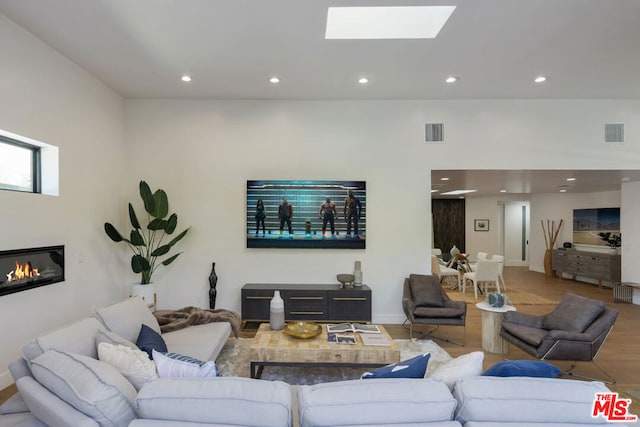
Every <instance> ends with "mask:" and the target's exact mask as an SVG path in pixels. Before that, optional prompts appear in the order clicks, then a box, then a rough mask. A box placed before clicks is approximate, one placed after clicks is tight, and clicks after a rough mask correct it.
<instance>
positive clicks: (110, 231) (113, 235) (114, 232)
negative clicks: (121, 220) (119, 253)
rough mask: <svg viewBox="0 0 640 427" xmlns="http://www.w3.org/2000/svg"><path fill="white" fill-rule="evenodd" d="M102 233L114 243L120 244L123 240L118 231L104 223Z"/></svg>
mask: <svg viewBox="0 0 640 427" xmlns="http://www.w3.org/2000/svg"><path fill="white" fill-rule="evenodd" d="M104 231H105V233H107V236H109V238H110V239H111V240H113V241H114V242H116V243H117V242H122V241H123V240H124V237H122V235H121V234H120V233H119V232H118V230H116V228H115V227H114V226H113V225H111V224H109V223H108V222H105V223H104Z"/></svg>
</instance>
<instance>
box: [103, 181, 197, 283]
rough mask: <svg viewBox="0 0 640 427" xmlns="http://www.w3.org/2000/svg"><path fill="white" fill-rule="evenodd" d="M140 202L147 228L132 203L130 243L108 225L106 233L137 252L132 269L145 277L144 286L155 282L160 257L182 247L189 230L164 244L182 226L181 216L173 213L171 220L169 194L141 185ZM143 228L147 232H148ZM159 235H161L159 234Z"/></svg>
mask: <svg viewBox="0 0 640 427" xmlns="http://www.w3.org/2000/svg"><path fill="white" fill-rule="evenodd" d="M139 189H140V198H141V199H142V202H143V204H144V209H145V211H146V212H147V214H148V216H144V218H142V219H143V220H144V219H145V218H146V219H147V220H148V224H146V227H145V226H144V225H142V224H141V223H140V220H139V219H138V216H137V214H136V212H135V209H134V207H133V205H132V204H131V203H129V220H130V222H131V227H132V228H133V229H132V230H131V231H130V234H129V239H127V238H126V237H124V236H123V235H122V234H120V232H119V231H118V230H116V228H115V227H114V226H113V225H112V224H110V223H108V222H105V223H104V230H105V233H106V234H107V236H109V238H110V239H111V240H113V241H114V242H123V241H124V242H126V243H128V245H129V248H130V249H131V250H132V251H133V253H134V255H133V256H132V257H131V269H132V270H133V272H134V273H136V274H140V275H141V278H140V279H141V283H143V284H146V283H150V282H151V276H152V274H153V272H154V271H155V269H156V267H157V266H158V265H159V264H156V262H160V260H158V259H157V258H158V257H161V256H164V255H166V254H168V253H169V252H170V250H171V248H172V247H173V246H174V245H175V244H176V243H178V242H179V241H180V240H182V238H184V236H186V234H187V232H188V231H189V228H187V229H186V230H184V231H183V232H181V233H180V234H178V235H177V236H175V237H174V238H173V240H171V241H170V242H169V243H165V244H163V243H162V242H163V240H164V237H165V234H167V235H169V234H173V232H174V231H175V230H176V228H177V226H178V216H177V215H176V214H175V213H173V214H171V215H170V216H169V217H168V218H167V219H165V218H166V217H167V215H169V201H168V197H167V193H166V192H165V191H164V190H161V189H159V190H156V191H155V192H152V191H151V188H150V187H149V185H148V184H147V183H146V182H145V181H140V184H139ZM143 228H146V230H149V231H146V230H144V229H143ZM156 233H158V234H156ZM179 255H180V253H178V254H176V255H173V256H171V257H169V258H167V259H165V260H164V261H162V265H165V266H166V265H169V264H171V263H172V262H173V261H175V259H176V258H178V256H179Z"/></svg>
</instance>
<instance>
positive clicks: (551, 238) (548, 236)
mask: <svg viewBox="0 0 640 427" xmlns="http://www.w3.org/2000/svg"><path fill="white" fill-rule="evenodd" d="M540 224H541V225H542V233H543V234H544V244H545V246H546V250H545V251H544V274H545V276H549V277H551V276H553V268H552V265H551V251H552V250H553V248H554V247H555V245H556V240H557V239H558V233H560V229H561V228H562V224H564V219H560V222H559V223H558V227H557V228H556V222H555V220H553V221H551V220H547V226H546V228H545V225H544V220H542V219H541V220H540Z"/></svg>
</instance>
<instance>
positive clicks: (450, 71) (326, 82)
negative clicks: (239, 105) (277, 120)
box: [0, 0, 640, 99]
mask: <svg viewBox="0 0 640 427" xmlns="http://www.w3.org/2000/svg"><path fill="white" fill-rule="evenodd" d="M389 5H393V6H397V5H403V6H409V5H456V6H457V8H456V10H455V11H454V12H453V14H452V15H451V18H450V19H449V21H448V22H447V23H446V24H445V26H444V28H443V29H442V31H441V32H440V34H439V35H438V37H437V38H435V39H424V40H325V39H324V33H325V21H326V15H327V8H328V7H329V6H389ZM0 13H4V14H5V15H6V16H7V17H9V18H10V19H12V20H13V21H15V22H16V23H18V24H19V25H21V26H23V27H25V28H26V29H27V30H29V31H30V32H32V33H33V34H35V35H36V36H37V37H39V38H40V39H42V40H44V41H45V42H46V43H47V44H49V45H50V46H51V47H53V48H54V49H56V50H58V51H59V52H61V53H62V54H63V55H65V56H67V57H68V58H69V59H70V60H71V61H73V62H75V63H77V64H78V65H80V66H81V67H83V68H84V69H86V70H87V71H88V72H90V73H91V74H93V75H95V76H97V77H98V78H99V79H101V80H102V81H103V82H105V83H106V84H107V85H108V86H110V87H111V88H113V89H115V90H116V91H117V92H119V93H120V94H122V95H123V96H124V97H127V98H140V97H144V98H147V97H150V98H233V99H469V98H626V99H629V98H635V99H637V98H640V84H638V81H637V79H638V76H640V54H639V53H640V1H638V0H450V1H446V0H403V1H402V2H399V1H398V0H366V1H365V0H352V1H346V0H343V1H339V0H55V1H52V0H0ZM183 73H188V74H190V75H192V76H193V81H192V82H191V83H189V84H184V83H182V82H181V81H180V76H181V75H182V74H183ZM539 74H545V75H547V76H548V77H549V79H548V81H547V82H546V83H545V84H543V85H536V84H534V83H533V79H534V77H535V76H537V75H539ZM272 75H277V76H278V77H280V79H281V83H280V84H279V85H277V86H275V85H272V84H270V83H269V77H271V76H272ZM448 75H456V76H458V77H460V80H459V82H458V83H456V84H454V85H447V84H445V83H444V79H445V77H446V76H448ZM360 76H366V77H368V78H369V80H370V83H369V84H368V85H367V86H361V85H358V84H357V80H358V78H359V77H360Z"/></svg>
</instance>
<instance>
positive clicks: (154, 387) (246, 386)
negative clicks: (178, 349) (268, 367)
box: [137, 377, 291, 427]
mask: <svg viewBox="0 0 640 427" xmlns="http://www.w3.org/2000/svg"><path fill="white" fill-rule="evenodd" d="M137 404H138V410H139V412H140V417H141V418H147V419H154V420H178V421H182V422H192V423H203V424H209V425H237V426H255V427H288V426H290V425H291V390H290V388H289V385H288V384H285V383H283V382H280V381H262V380H254V379H250V378H239V377H217V378H173V379H171V378H160V379H157V380H156V381H152V382H149V383H147V384H145V385H144V386H143V387H142V389H141V390H140V392H139V393H138V397H137Z"/></svg>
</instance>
